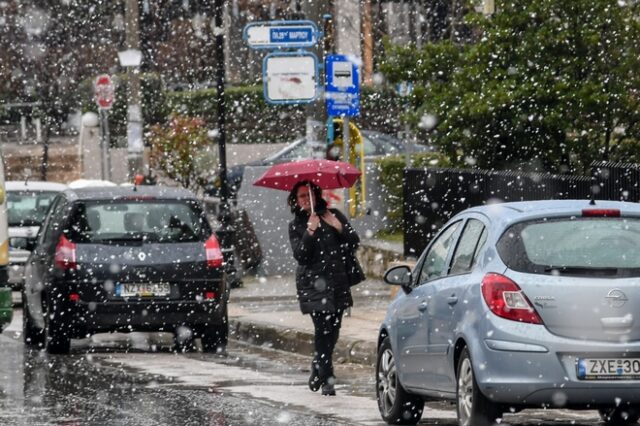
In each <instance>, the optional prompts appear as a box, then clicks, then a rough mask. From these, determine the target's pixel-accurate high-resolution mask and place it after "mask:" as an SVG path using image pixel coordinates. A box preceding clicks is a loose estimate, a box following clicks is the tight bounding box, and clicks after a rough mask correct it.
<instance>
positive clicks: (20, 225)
mask: <svg viewBox="0 0 640 426" xmlns="http://www.w3.org/2000/svg"><path fill="white" fill-rule="evenodd" d="M65 189H66V186H65V185H63V184H60V183H54V182H36V181H31V182H30V181H9V182H7V215H8V221H9V284H11V286H12V287H13V288H14V289H18V290H19V289H20V288H22V285H23V282H24V264H25V262H26V261H27V258H28V257H29V253H30V252H29V250H27V247H28V246H29V245H33V241H34V240H35V238H36V235H38V229H39V228H40V225H41V224H42V221H43V220H44V218H45V216H46V214H47V211H48V210H49V205H50V204H51V201H53V199H54V197H55V196H56V195H57V194H58V193H59V192H60V191H64V190H65Z"/></svg>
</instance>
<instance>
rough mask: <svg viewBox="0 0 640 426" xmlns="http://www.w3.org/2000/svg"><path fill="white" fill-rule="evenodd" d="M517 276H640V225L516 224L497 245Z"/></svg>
mask: <svg viewBox="0 0 640 426" xmlns="http://www.w3.org/2000/svg"><path fill="white" fill-rule="evenodd" d="M497 248H498V253H499V254H500V257H501V258H502V260H503V261H504V262H505V263H506V265H507V266H508V267H509V268H511V269H513V270H516V271H521V272H531V273H546V274H568V275H585V276H619V277H622V276H640V219H636V218H580V217H578V218H576V217H571V218H565V219H554V220H541V221H534V222H524V223H518V224H516V225H513V226H512V227H510V228H509V229H508V230H507V231H506V232H505V233H504V234H503V235H502V236H501V237H500V240H499V241H498V245H497Z"/></svg>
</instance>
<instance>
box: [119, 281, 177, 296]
mask: <svg viewBox="0 0 640 426" xmlns="http://www.w3.org/2000/svg"><path fill="white" fill-rule="evenodd" d="M170 291H171V289H170V287H169V284H168V283H119V284H118V285H116V296H120V297H152V296H168V295H169V293H170Z"/></svg>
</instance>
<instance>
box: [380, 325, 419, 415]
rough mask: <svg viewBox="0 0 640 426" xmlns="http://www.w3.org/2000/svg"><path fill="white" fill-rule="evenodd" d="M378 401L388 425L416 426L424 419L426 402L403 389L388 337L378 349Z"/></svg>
mask: <svg viewBox="0 0 640 426" xmlns="http://www.w3.org/2000/svg"><path fill="white" fill-rule="evenodd" d="M376 399H377V401H378V409H379V410H380V415H381V416H382V419H383V420H384V421H385V422H387V424H393V425H415V424H416V423H418V422H419V421H420V418H421V417H422V411H423V409H424V400H423V399H422V398H421V397H419V396H418V395H413V394H411V393H409V392H407V391H406V390H405V389H404V388H403V387H402V384H401V383H400V379H399V378H398V372H397V369H396V364H395V355H394V353H393V349H392V348H391V341H390V340H389V338H388V337H385V339H384V340H383V341H382V344H381V345H380V348H379V349H378V359H377V362H376Z"/></svg>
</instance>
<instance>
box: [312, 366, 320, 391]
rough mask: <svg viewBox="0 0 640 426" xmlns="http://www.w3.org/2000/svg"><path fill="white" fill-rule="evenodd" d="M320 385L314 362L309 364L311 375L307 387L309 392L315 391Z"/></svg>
mask: <svg viewBox="0 0 640 426" xmlns="http://www.w3.org/2000/svg"><path fill="white" fill-rule="evenodd" d="M320 386H322V381H321V380H320V376H319V375H318V368H317V367H316V366H315V364H311V375H310V376H309V389H311V392H317V391H318V389H320Z"/></svg>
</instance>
